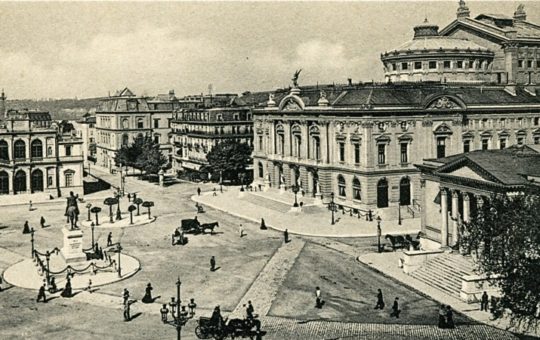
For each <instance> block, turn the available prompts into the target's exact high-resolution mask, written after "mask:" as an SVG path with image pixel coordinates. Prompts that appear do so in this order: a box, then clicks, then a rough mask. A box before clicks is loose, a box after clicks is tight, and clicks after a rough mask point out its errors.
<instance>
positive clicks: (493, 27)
mask: <svg viewBox="0 0 540 340" xmlns="http://www.w3.org/2000/svg"><path fill="white" fill-rule="evenodd" d="M491 19H493V20H491ZM460 26H465V27H468V28H472V29H473V30H476V31H479V32H481V33H484V34H488V35H491V36H494V37H496V38H498V39H499V40H501V41H509V40H513V39H514V38H511V37H510V36H511V35H513V34H511V33H512V32H515V38H516V39H524V40H540V26H538V25H535V24H533V23H531V22H528V21H515V20H512V19H511V18H510V19H509V18H508V17H505V16H502V15H496V16H495V15H488V14H481V15H479V16H477V17H476V18H475V19H471V18H460V19H459V20H454V21H453V22H451V23H450V24H449V25H448V26H446V27H445V28H443V29H442V30H441V32H440V34H441V35H448V34H450V33H451V32H453V31H454V30H456V29H457V28H458V27H460Z"/></svg>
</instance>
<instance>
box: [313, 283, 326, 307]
mask: <svg viewBox="0 0 540 340" xmlns="http://www.w3.org/2000/svg"><path fill="white" fill-rule="evenodd" d="M323 304H324V302H323V300H322V297H321V288H319V287H318V286H317V287H315V308H319V309H320V308H322V306H323Z"/></svg>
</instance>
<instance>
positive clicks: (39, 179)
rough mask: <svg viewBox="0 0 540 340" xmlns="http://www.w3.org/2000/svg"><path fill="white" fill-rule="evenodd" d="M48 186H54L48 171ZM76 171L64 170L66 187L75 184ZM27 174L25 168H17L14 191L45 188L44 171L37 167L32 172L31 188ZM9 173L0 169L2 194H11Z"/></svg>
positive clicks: (14, 177)
mask: <svg viewBox="0 0 540 340" xmlns="http://www.w3.org/2000/svg"><path fill="white" fill-rule="evenodd" d="M47 172H48V174H47V187H48V188H50V187H53V183H54V182H53V175H52V174H50V173H49V171H47ZM74 177H75V171H73V170H66V171H64V183H65V184H64V185H65V186H66V187H72V186H74V185H75V181H74ZM26 181H27V175H26V172H25V171H24V170H17V172H16V173H15V175H14V176H13V191H14V192H15V193H19V192H26V191H27V190H29V189H30V191H31V192H40V191H43V189H44V183H43V171H41V170H40V169H36V170H34V171H32V173H31V174H30V188H28V187H27V183H26ZM9 189H10V188H9V174H8V173H7V172H5V171H0V194H9Z"/></svg>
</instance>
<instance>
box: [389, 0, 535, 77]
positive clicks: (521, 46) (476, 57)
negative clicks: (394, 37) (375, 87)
mask: <svg viewBox="0 0 540 340" xmlns="http://www.w3.org/2000/svg"><path fill="white" fill-rule="evenodd" d="M381 59H382V60H383V63H384V67H385V78H386V80H387V81H394V82H395V81H429V80H435V81H460V82H462V81H469V82H474V81H477V80H482V81H486V82H491V83H497V84H522V85H531V86H534V85H535V84H538V83H539V82H540V26H538V25H536V24H533V23H530V22H528V21H527V14H526V12H525V7H524V6H523V5H519V6H518V7H517V9H516V11H515V12H514V14H513V16H507V15H504V14H480V15H478V16H476V17H475V18H474V19H472V18H471V17H470V11H469V8H468V7H467V5H466V4H465V1H464V0H461V1H460V2H459V7H458V10H457V18H456V20H454V21H453V22H451V23H450V24H449V25H447V26H446V27H445V28H443V29H442V30H441V31H440V32H439V31H438V27H437V26H436V25H431V24H429V23H427V22H425V23H424V24H422V25H419V26H417V27H415V34H414V39H413V40H412V41H409V42H407V43H405V44H403V45H402V46H399V47H398V48H396V49H393V50H389V51H387V52H385V53H383V54H382V55H381Z"/></svg>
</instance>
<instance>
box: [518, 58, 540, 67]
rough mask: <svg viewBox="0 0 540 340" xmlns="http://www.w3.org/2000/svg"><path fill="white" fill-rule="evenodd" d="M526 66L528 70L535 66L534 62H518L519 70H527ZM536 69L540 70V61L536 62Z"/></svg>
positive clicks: (521, 60)
mask: <svg viewBox="0 0 540 340" xmlns="http://www.w3.org/2000/svg"><path fill="white" fill-rule="evenodd" d="M525 65H527V68H533V66H534V60H530V59H529V60H523V59H520V60H518V67H519V68H525ZM536 68H540V60H536Z"/></svg>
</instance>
